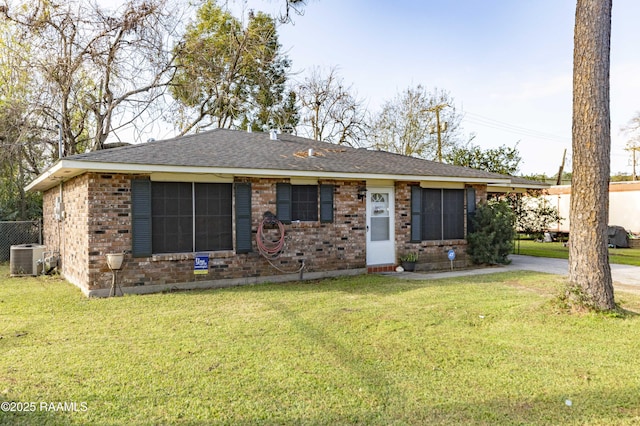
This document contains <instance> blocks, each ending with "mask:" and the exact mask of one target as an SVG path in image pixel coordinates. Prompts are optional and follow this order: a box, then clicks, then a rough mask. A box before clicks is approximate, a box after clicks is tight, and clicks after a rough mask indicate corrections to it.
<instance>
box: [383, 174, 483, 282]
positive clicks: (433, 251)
mask: <svg viewBox="0 0 640 426" xmlns="http://www.w3.org/2000/svg"><path fill="white" fill-rule="evenodd" d="M418 184H419V183H418V182H397V183H396V186H395V189H396V218H395V219H396V252H397V254H398V257H400V256H403V255H405V254H406V253H409V252H415V253H418V263H417V264H416V271H431V270H442V269H448V268H450V267H451V263H450V261H449V259H448V257H447V253H448V252H449V250H451V249H453V250H455V252H456V259H455V261H454V262H453V266H454V267H455V268H464V267H468V266H469V265H470V261H469V260H468V258H467V256H466V251H467V241H466V240H443V241H422V242H419V243H414V242H411V186H413V185H418ZM473 187H474V188H475V189H476V204H479V203H481V202H484V201H486V199H487V190H486V186H485V185H473ZM465 203H466V197H465ZM466 217H467V215H466V206H465V229H466Z"/></svg>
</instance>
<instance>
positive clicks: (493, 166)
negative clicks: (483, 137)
mask: <svg viewBox="0 0 640 426" xmlns="http://www.w3.org/2000/svg"><path fill="white" fill-rule="evenodd" d="M521 160H522V157H521V156H520V153H519V152H518V144H517V143H516V144H515V146H513V147H510V146H506V145H502V146H500V147H498V148H489V149H484V150H483V149H482V148H480V147H479V146H478V145H474V144H471V143H470V144H468V145H467V146H454V147H453V148H452V149H451V151H450V152H449V153H447V155H446V156H445V162H446V163H449V164H454V165H456V166H465V167H471V168H473V169H479V170H484V171H487V172H494V173H501V174H505V175H515V174H516V173H517V172H518V169H519V167H520V161H521Z"/></svg>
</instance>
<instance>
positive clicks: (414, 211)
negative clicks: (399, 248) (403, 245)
mask: <svg viewBox="0 0 640 426" xmlns="http://www.w3.org/2000/svg"><path fill="white" fill-rule="evenodd" d="M420 241H422V188H420V187H419V186H412V187H411V242H414V243H417V242H420Z"/></svg>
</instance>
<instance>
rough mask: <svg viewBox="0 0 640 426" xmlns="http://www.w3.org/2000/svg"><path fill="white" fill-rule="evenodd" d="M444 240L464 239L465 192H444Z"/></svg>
mask: <svg viewBox="0 0 640 426" xmlns="http://www.w3.org/2000/svg"><path fill="white" fill-rule="evenodd" d="M442 232H443V235H442V239H443V240H457V239H462V238H464V190H462V189H443V190H442Z"/></svg>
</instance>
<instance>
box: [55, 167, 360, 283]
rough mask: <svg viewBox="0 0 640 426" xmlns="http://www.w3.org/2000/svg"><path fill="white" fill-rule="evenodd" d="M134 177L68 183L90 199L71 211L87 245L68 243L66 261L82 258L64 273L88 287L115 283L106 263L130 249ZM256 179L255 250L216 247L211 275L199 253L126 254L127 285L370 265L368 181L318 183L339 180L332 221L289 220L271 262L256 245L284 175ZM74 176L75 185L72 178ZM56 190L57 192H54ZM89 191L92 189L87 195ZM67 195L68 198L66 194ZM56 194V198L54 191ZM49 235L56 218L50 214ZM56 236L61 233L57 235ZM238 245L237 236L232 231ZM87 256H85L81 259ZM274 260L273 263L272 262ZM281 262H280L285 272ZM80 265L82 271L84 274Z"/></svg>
mask: <svg viewBox="0 0 640 426" xmlns="http://www.w3.org/2000/svg"><path fill="white" fill-rule="evenodd" d="M131 179H132V176H129V175H118V174H104V173H103V174H99V173H89V174H86V175H83V176H82V177H79V178H76V179H73V180H71V181H70V182H69V183H67V184H65V191H67V190H68V189H69V188H71V187H78V188H81V192H83V193H84V194H83V195H81V196H80V194H78V196H75V195H74V198H75V199H77V200H84V201H83V202H82V203H81V204H82V205H84V210H83V211H82V213H81V210H82V209H80V208H79V206H78V207H76V206H75V204H74V206H73V207H72V205H71V203H69V204H67V209H69V210H70V211H69V213H68V217H67V219H65V223H66V222H72V221H73V222H78V223H81V224H83V226H82V227H80V226H76V227H74V231H73V234H77V235H81V236H82V237H81V238H79V239H78V241H79V242H80V241H82V243H81V244H74V245H73V246H68V247H67V251H66V257H65V259H67V258H68V259H72V258H73V259H76V260H80V261H78V262H74V264H73V265H71V264H70V263H69V262H65V264H64V266H63V271H64V274H65V276H73V277H74V279H73V280H72V282H74V283H75V284H76V285H78V286H80V287H84V288H85V289H88V290H94V289H100V288H102V289H105V288H109V287H110V286H111V279H112V275H111V271H110V270H109V269H108V267H107V264H106V254H107V253H119V252H123V251H129V250H131ZM242 181H245V182H246V181H248V182H251V184H252V188H251V189H252V231H253V235H254V240H253V248H254V252H252V253H248V254H238V255H236V254H235V252H234V251H220V252H211V253H210V261H209V274H206V275H194V273H193V254H191V253H186V254H174V255H171V254H162V255H155V256H152V257H149V258H133V257H132V256H131V255H130V254H128V255H127V256H125V261H124V264H123V268H122V271H120V272H119V273H118V282H119V284H120V285H121V286H123V287H125V286H137V285H156V284H177V283H184V282H193V281H206V280H216V279H228V278H246V277H257V276H273V275H279V274H282V273H285V272H286V273H294V272H297V271H298V270H299V268H300V265H301V263H300V260H303V259H304V262H305V269H304V271H305V272H316V271H333V270H345V269H357V268H364V267H365V242H366V235H365V229H366V225H365V215H364V208H365V205H364V201H363V202H360V201H359V200H358V198H357V187H358V186H360V185H363V184H364V182H344V181H320V182H319V183H325V184H332V185H335V193H334V206H335V211H334V222H333V223H320V222H301V223H296V222H294V223H292V224H288V225H285V234H286V236H287V237H286V238H287V243H286V246H285V249H284V251H283V253H282V255H281V256H280V257H279V258H278V259H275V260H272V261H271V263H272V264H273V266H272V265H271V264H269V262H268V261H267V260H266V259H264V258H263V257H262V256H260V254H259V253H258V251H257V248H256V243H255V233H256V230H257V227H258V225H259V223H260V221H261V220H262V215H263V213H264V212H265V211H271V212H273V213H275V212H276V200H275V196H276V189H275V188H276V183H279V182H288V180H286V179H242ZM72 182H73V183H72ZM52 193H53V190H50V191H48V192H47V194H45V200H46V201H45V211H47V212H51V211H52V206H53V204H52V203H53V201H50V199H52V195H51V194H52ZM56 194H57V192H56ZM87 194H90V195H87ZM65 196H68V195H67V194H66V193H65ZM53 198H55V196H53ZM45 221H46V224H45V227H46V229H47V235H48V234H49V233H51V231H50V230H51V229H52V228H54V227H52V226H51V225H52V223H51V221H50V220H47V219H45ZM53 234H54V235H53V237H55V232H54V233H53ZM234 243H235V237H234ZM80 258H82V259H80ZM274 266H275V267H274ZM276 268H279V269H280V271H279V270H278V269H276ZM79 271H84V272H83V273H82V274H79Z"/></svg>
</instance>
